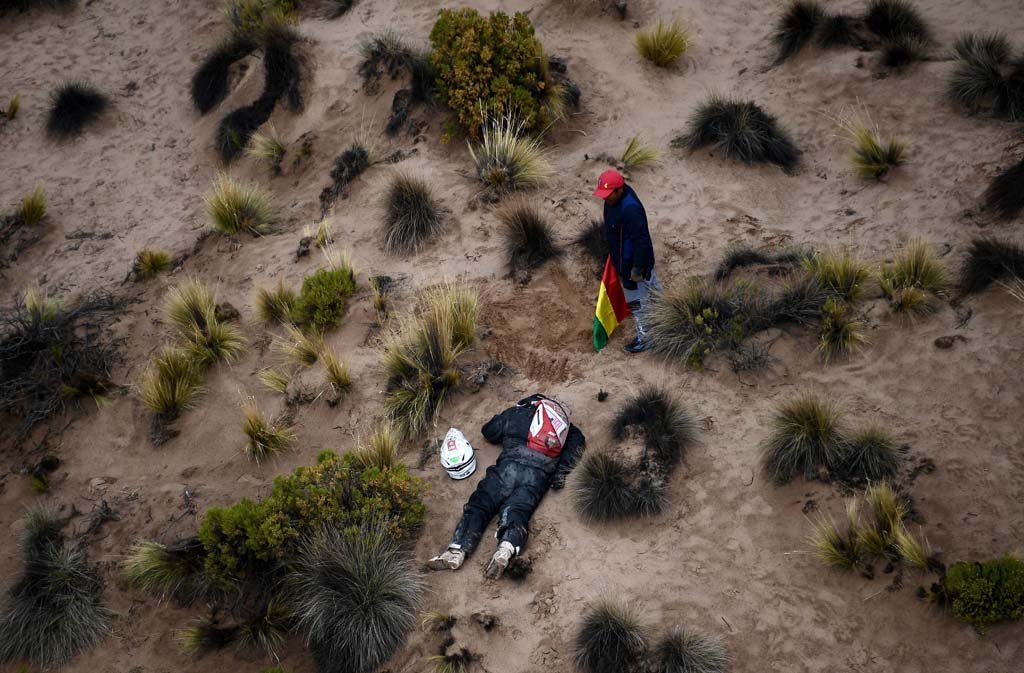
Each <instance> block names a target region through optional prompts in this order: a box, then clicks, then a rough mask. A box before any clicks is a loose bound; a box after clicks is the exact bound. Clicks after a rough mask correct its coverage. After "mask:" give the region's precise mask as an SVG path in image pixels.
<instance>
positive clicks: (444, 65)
mask: <svg viewBox="0 0 1024 673" xmlns="http://www.w3.org/2000/svg"><path fill="white" fill-rule="evenodd" d="M430 44H431V46H432V48H433V51H432V52H431V54H430V62H431V65H433V67H434V69H435V72H436V73H437V90H438V95H439V97H440V98H441V100H442V101H443V102H444V103H445V104H446V105H447V106H448V107H449V108H451V110H452V112H453V113H455V119H456V121H457V122H458V124H459V125H460V126H461V127H462V128H463V129H464V130H465V131H466V132H467V133H469V135H471V136H474V137H476V136H479V134H480V129H481V127H482V126H483V124H484V123H485V122H486V121H487V119H488V118H489V117H491V116H493V115H494V114H496V113H509V114H513V115H515V116H516V117H517V118H518V119H520V120H522V122H523V126H524V128H525V129H526V130H528V131H534V130H540V129H543V128H544V127H545V126H547V125H548V124H549V123H550V122H551V121H552V119H550V118H549V117H550V106H546V105H545V104H544V103H545V100H547V101H550V95H552V93H553V91H552V89H553V88H554V87H555V85H554V84H553V83H552V82H551V81H550V78H549V76H548V71H547V62H546V60H545V57H544V49H543V47H542V46H541V43H540V42H539V41H538V40H537V38H536V37H534V34H533V25H532V24H531V23H530V19H529V18H528V17H527V16H526V15H525V14H523V13H521V12H517V13H516V14H514V15H513V16H512V17H511V18H510V17H509V16H508V15H507V14H505V13H504V12H494V13H493V14H491V15H490V16H489V17H484V16H481V15H480V14H479V13H478V12H477V11H476V10H475V9H471V8H464V9H442V10H441V12H440V15H439V16H438V19H437V23H435V24H434V28H433V29H432V30H431V31H430Z"/></svg>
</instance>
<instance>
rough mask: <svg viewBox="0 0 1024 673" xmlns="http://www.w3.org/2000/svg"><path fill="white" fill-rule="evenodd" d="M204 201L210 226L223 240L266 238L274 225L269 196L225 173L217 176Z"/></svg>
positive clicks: (255, 186) (273, 209)
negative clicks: (245, 235) (243, 236)
mask: <svg viewBox="0 0 1024 673" xmlns="http://www.w3.org/2000/svg"><path fill="white" fill-rule="evenodd" d="M203 201H204V202H205V204H206V216H207V218H208V219H209V221H210V226H211V227H212V228H213V230H214V231H216V232H218V233H221V234H224V235H225V236H237V235H238V234H240V233H243V232H248V233H251V234H257V235H258V234H265V233H267V232H268V231H269V230H270V227H271V225H273V224H274V223H275V222H276V221H277V211H276V209H275V208H274V206H273V204H272V203H271V200H270V194H268V193H267V192H266V191H264V190H263V189H262V188H260V187H259V186H258V185H256V184H251V185H243V184H241V183H239V182H237V181H236V180H235V179H234V178H232V177H231V176H230V175H228V174H227V173H220V174H219V175H218V176H217V179H216V180H215V181H214V183H213V188H212V189H211V190H210V191H209V192H207V193H206V195H205V196H204V197H203Z"/></svg>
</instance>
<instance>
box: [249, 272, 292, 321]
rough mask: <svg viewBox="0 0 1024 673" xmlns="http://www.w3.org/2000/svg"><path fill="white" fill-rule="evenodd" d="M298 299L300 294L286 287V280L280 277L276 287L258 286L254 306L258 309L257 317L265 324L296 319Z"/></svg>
mask: <svg viewBox="0 0 1024 673" xmlns="http://www.w3.org/2000/svg"><path fill="white" fill-rule="evenodd" d="M298 300H299V295H298V294H296V292H295V291H294V290H292V289H291V288H290V287H286V286H285V284H284V280H282V279H278V281H277V287H276V288H273V289H268V288H265V287H257V288H256V293H255V295H254V297H253V308H254V309H255V311H256V318H257V319H259V321H260V322H261V323H263V324H265V325H273V324H277V323H286V322H290V321H291V320H293V319H294V316H295V305H296V303H297V302H298Z"/></svg>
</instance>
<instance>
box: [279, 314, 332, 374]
mask: <svg viewBox="0 0 1024 673" xmlns="http://www.w3.org/2000/svg"><path fill="white" fill-rule="evenodd" d="M285 332H286V333H287V337H286V338H285V339H283V340H281V341H278V350H279V351H280V352H281V354H282V355H284V356H285V357H286V358H288V359H289V360H290V361H292V362H294V363H295V364H297V365H302V366H305V367H311V366H313V365H314V364H316V361H317V360H318V359H319V358H320V353H322V352H323V351H324V339H323V336H322V335H320V333H319V332H312V333H309V334H307V333H305V332H303V331H302V330H300V329H299V328H298V327H296V326H295V325H291V324H289V325H285Z"/></svg>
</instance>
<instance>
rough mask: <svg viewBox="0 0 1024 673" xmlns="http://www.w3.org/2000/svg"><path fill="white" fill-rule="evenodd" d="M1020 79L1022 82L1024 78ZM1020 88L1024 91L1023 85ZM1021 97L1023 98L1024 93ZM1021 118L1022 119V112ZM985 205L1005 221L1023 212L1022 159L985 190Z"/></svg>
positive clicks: (1023, 113)
mask: <svg viewBox="0 0 1024 673" xmlns="http://www.w3.org/2000/svg"><path fill="white" fill-rule="evenodd" d="M1022 75H1024V73H1022ZM1021 79H1022V80H1024V76H1022V78H1021ZM1021 86H1022V89H1024V84H1022V85H1021ZM1021 95H1022V98H1024V92H1022V94H1021ZM1022 106H1024V102H1022ZM1021 117H1022V118H1024V112H1022V114H1021ZM985 205H986V206H988V208H989V209H990V210H992V211H994V212H995V214H996V216H997V217H999V218H1000V219H1002V220H1007V221H1008V220H1012V219H1013V218H1015V217H1017V216H1018V215H1020V213H1021V212H1022V211H1024V158H1022V159H1021V160H1020V161H1018V162H1017V163H1015V164H1013V165H1012V166H1010V167H1009V168H1007V169H1006V170H1005V171H1003V172H1002V173H1000V174H999V175H997V176H996V177H995V178H994V179H993V180H992V183H991V184H990V185H989V186H988V189H986V190H985Z"/></svg>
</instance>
